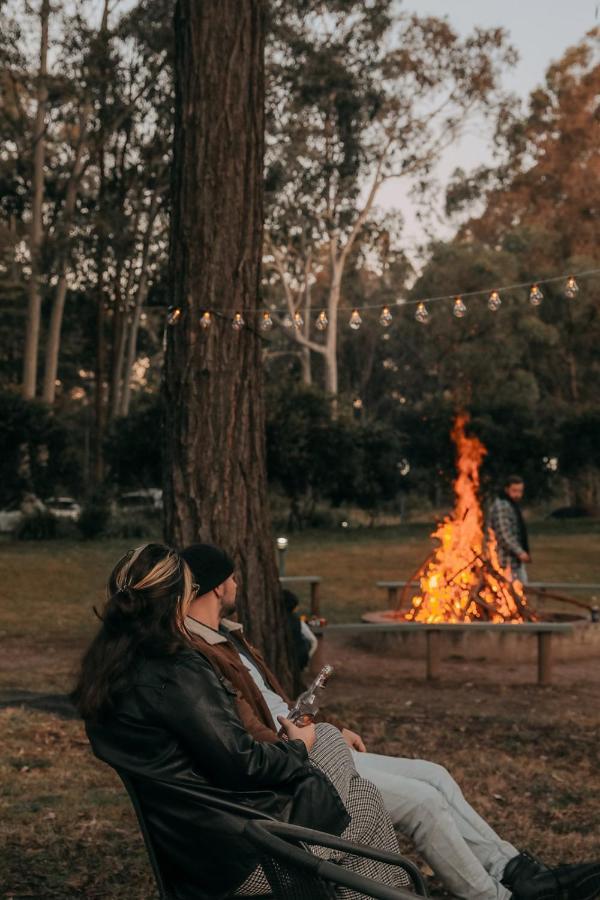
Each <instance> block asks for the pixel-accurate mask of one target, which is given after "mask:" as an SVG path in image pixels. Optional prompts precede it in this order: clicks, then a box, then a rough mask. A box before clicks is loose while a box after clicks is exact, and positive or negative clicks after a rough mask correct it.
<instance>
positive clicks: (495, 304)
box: [488, 291, 502, 312]
mask: <svg viewBox="0 0 600 900" xmlns="http://www.w3.org/2000/svg"><path fill="white" fill-rule="evenodd" d="M501 306H502V300H501V299H500V294H499V293H498V291H492V293H491V294H490V296H489V297H488V309H491V311H492V312H497V311H498V310H499V309H500V307H501Z"/></svg>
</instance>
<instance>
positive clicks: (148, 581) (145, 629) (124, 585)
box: [73, 544, 193, 720]
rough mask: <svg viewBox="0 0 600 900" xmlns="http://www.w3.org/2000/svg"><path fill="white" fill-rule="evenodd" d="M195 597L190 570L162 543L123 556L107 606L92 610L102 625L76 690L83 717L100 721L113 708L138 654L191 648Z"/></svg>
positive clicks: (113, 576)
mask: <svg viewBox="0 0 600 900" xmlns="http://www.w3.org/2000/svg"><path fill="white" fill-rule="evenodd" d="M192 596H193V591H192V576H191V572H190V570H189V569H188V567H187V565H186V564H185V562H184V561H183V560H182V559H180V557H179V556H178V554H177V553H175V551H174V550H170V549H169V548H168V547H165V546H163V545H162V544H146V545H145V546H144V547H138V548H137V549H136V550H130V551H129V553H126V554H125V556H124V557H123V558H122V559H120V560H119V562H118V563H117V565H116V566H115V568H114V569H113V571H112V573H111V575H110V578H109V580H108V585H107V599H106V603H105V605H104V609H103V610H102V612H101V613H97V612H96V610H95V609H94V612H96V615H98V617H99V619H100V620H101V622H102V625H101V627H100V630H99V632H98V634H97V635H96V637H95V638H94V640H93V641H92V643H91V644H90V646H89V648H88V649H87V651H86V653H85V654H84V656H83V659H82V662H81V671H80V673H79V678H78V681H77V685H76V687H75V690H74V692H73V698H74V701H75V703H76V705H77V707H78V709H79V712H80V713H81V715H82V716H83V717H84V719H90V720H92V719H99V718H101V717H102V715H103V714H104V713H106V712H107V711H108V710H109V709H110V708H111V706H112V705H113V702H114V696H115V694H116V693H117V692H118V691H119V690H121V689H122V688H123V687H125V685H126V684H127V679H128V675H129V674H130V672H131V669H132V667H133V665H134V663H135V661H136V659H138V658H139V657H140V656H146V657H148V656H167V655H170V654H172V653H176V652H177V651H178V650H179V649H181V648H182V647H184V646H189V644H188V641H187V639H186V632H185V628H184V624H183V621H184V618H185V611H186V609H187V607H188V604H189V601H190V599H191V597H192Z"/></svg>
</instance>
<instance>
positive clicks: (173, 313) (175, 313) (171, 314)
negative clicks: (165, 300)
mask: <svg viewBox="0 0 600 900" xmlns="http://www.w3.org/2000/svg"><path fill="white" fill-rule="evenodd" d="M180 318H181V310H180V309H179V307H178V306H170V307H169V308H168V310H167V325H175V323H176V322H179V320H180Z"/></svg>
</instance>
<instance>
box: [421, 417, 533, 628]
mask: <svg viewBox="0 0 600 900" xmlns="http://www.w3.org/2000/svg"><path fill="white" fill-rule="evenodd" d="M468 421H469V417H468V415H466V414H465V413H461V414H459V415H458V416H457V418H456V421H455V423H454V427H453V429H452V440H453V442H454V444H455V446H456V451H457V454H456V466H457V470H458V475H457V477H456V479H455V481H454V485H453V487H454V494H455V503H454V511H453V512H452V514H451V515H449V516H447V517H446V518H445V519H444V520H443V522H442V523H441V524H440V525H439V526H438V528H437V529H436V530H435V531H434V533H433V534H432V537H433V538H435V539H437V540H438V541H439V546H438V547H437V548H436V550H435V551H434V552H433V554H432V556H431V557H430V558H429V560H428V562H427V563H426V565H425V567H424V568H423V569H422V571H421V575H420V579H419V583H420V593H419V595H418V596H416V597H414V599H413V602H412V609H411V610H409V612H408V613H407V614H406V616H405V618H406V619H408V620H412V621H415V622H477V621H485V622H507V621H508V622H522V621H524V619H525V618H527V619H532V618H533V614H532V613H531V611H530V610H529V609H528V607H527V601H526V599H525V595H524V592H523V586H522V584H521V583H520V582H519V581H511V576H510V573H509V572H506V571H503V570H502V568H501V567H500V564H499V562H498V555H497V552H496V540H495V537H494V535H493V532H491V531H490V532H489V533H488V536H487V540H486V536H485V533H484V521H483V512H482V510H481V504H480V502H479V467H480V466H481V463H482V461H483V458H484V456H485V454H486V453H487V450H486V449H485V447H484V446H483V444H482V443H481V441H479V440H478V439H477V438H476V437H469V436H467V435H466V434H465V425H466V424H467V422H468Z"/></svg>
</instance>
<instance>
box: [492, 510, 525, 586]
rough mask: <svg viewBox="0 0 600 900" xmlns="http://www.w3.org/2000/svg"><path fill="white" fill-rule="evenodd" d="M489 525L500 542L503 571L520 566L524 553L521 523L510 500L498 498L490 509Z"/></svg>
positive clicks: (499, 558) (500, 559)
mask: <svg viewBox="0 0 600 900" xmlns="http://www.w3.org/2000/svg"><path fill="white" fill-rule="evenodd" d="M488 525H489V527H490V528H491V529H492V531H493V532H494V534H495V535H496V540H497V542H498V560H499V562H500V565H501V566H502V568H503V569H506V568H507V566H510V567H511V569H515V568H517V567H518V565H519V555H520V554H521V553H524V552H525V551H524V550H523V547H521V545H520V543H519V522H518V519H517V515H516V513H515V511H514V509H513V508H512V505H511V504H510V503H509V501H508V500H503V499H502V498H501V497H496V499H495V500H494V502H493V503H492V505H491V507H490V512H489V517H488Z"/></svg>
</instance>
